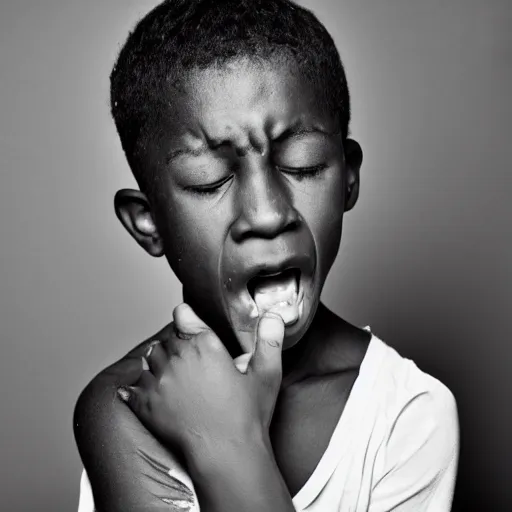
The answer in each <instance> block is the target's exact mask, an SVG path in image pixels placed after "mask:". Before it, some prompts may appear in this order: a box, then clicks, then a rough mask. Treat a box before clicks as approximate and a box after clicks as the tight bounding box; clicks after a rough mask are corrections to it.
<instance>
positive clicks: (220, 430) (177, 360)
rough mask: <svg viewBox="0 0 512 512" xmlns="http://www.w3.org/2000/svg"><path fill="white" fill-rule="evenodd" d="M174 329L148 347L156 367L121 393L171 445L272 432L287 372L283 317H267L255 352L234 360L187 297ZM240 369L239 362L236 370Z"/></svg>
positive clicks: (204, 444)
mask: <svg viewBox="0 0 512 512" xmlns="http://www.w3.org/2000/svg"><path fill="white" fill-rule="evenodd" d="M173 317H174V333H173V334H171V335H170V337H169V339H167V340H164V341H162V342H156V343H155V342H154V343H152V344H151V345H150V347H149V349H148V351H147V352H146V355H145V358H146V360H147V364H148V367H149V369H148V370H145V371H143V372H142V374H141V376H140V378H139V380H138V381H137V383H136V385H135V386H131V387H122V388H120V389H119V396H120V397H121V398H122V399H123V400H124V401H125V402H126V403H127V404H128V405H129V407H130V408H131V409H132V411H133V412H134V413H135V414H136V416H137V417H138V418H139V419H140V420H141V422H142V423H143V424H144V425H145V426H146V428H147V429H148V430H149V431H150V432H152V433H153V434H154V435H155V436H157V437H159V438H160V439H161V440H162V441H163V442H164V443H166V444H167V445H169V446H172V447H176V448H179V449H181V450H183V452H184V454H185V457H186V456H187V452H194V451H197V450H203V449H206V450H207V451H208V452H210V453H211V450H212V449H213V450H215V449H219V450H222V446H223V442H224V445H225V442H228V443H247V442H249V443H250V442H251V441H252V440H260V439H261V438H262V437H263V438H264V439H266V436H268V428H269V425H270V421H271V419H272V414H273V411H274V407H275V403H276V399H277V394H278V392H279V388H280V384H281V376H282V366H281V350H282V344H283V338H284V324H283V321H282V319H281V318H280V317H279V316H277V315H273V314H268V315H267V316H263V317H262V318H261V319H260V321H259V324H258V327H257V332H256V336H255V337H256V344H255V350H254V353H253V355H252V357H251V359H250V362H249V363H248V364H247V368H246V370H245V373H242V371H243V370H244V368H243V367H244V366H245V364H246V363H247V357H246V356H245V357H244V356H242V358H239V360H238V361H233V359H232V358H231V357H230V355H229V353H228V351H227V350H226V348H225V347H224V345H223V344H222V342H221V340H220V339H219V338H218V337H217V336H216V334H215V333H214V332H213V331H212V330H211V329H210V328H209V327H208V326H207V325H206V324H205V323H204V322H203V321H202V320H201V319H200V318H199V317H198V316H197V315H196V314H195V313H194V311H193V310H192V309H191V308H190V306H188V305H187V304H181V305H180V306H178V307H177V308H176V309H175V310H174V312H173ZM237 368H239V369H237Z"/></svg>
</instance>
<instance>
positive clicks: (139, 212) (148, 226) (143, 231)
mask: <svg viewBox="0 0 512 512" xmlns="http://www.w3.org/2000/svg"><path fill="white" fill-rule="evenodd" d="M114 208H115V210H116V215H117V218H118V219H119V220H120V221H121V224H122V225H123V226H124V227H125V228H126V230H127V231H128V233H130V235H132V236H133V238H135V240H136V241H137V243H138V244H139V245H140V246H141V247H142V248H143V249H144V250H145V251H146V252H147V253H149V254H151V256H154V257H155V258H158V257H160V256H162V255H163V254H164V250H163V243H162V239H161V238H160V235H159V234H158V231H157V229H156V225H155V222H154V220H153V217H152V215H151V209H150V206H149V201H148V200H147V198H146V196H145V195H144V194H143V193H142V192H140V191H139V190H131V189H122V190H119V191H118V192H117V193H116V195H115V198H114Z"/></svg>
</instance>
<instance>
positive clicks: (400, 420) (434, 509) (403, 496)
mask: <svg viewBox="0 0 512 512" xmlns="http://www.w3.org/2000/svg"><path fill="white" fill-rule="evenodd" d="M458 458H459V424H458V414H457V406H456V402H455V398H454V397H453V394H452V393H451V392H450V390H449V389H448V388H447V387H446V386H445V385H444V384H442V383H441V382H440V381H439V380H437V379H435V378H434V377H431V376H430V375H428V374H426V373H424V372H422V371H421V370H420V369H419V368H418V367H417V366H416V365H415V363H414V362H413V361H411V360H409V359H406V358H404V357H402V356H400V355H399V354H398V353H397V352H396V350H394V349H393V348H391V347H390V346H388V345H386V344H385V343H384V342H383V341H381V340H380V339H378V338H377V337H376V336H375V335H372V339H371V341H370V344H369V346H368V350H367V352H366V355H365V357H364V359H363V362H362V363H361V368H360V371H359V375H358V377H357V379H356V381H355V383H354V385H353V387H352V390H351V392H350V396H349V398H348V401H347V403H346V405H345V408H344V410H343V413H342V415H341V417H340V420H339V421H338V424H337V426H336V428H335V430H334V432H333V435H332V437H331V440H330V442H329V445H328V447H327V450H326V451H325V453H324V454H323V456H322V458H321V459H320V462H319V463H318V465H317V467H316V469H315V470H314V472H313V474H312V475H311V477H310V478H309V480H308V481H307V482H306V483H305V485H304V486H303V487H302V489H300V491H299V492H298V493H297V494H296V495H295V496H294V497H293V504H294V506H295V509H296V510H297V511H307V512H335V511H336V512H363V511H364V512H390V511H393V512H449V511H450V509H451V503H452V499H453V492H454V486H455V479H456V474H457V464H458ZM169 474H170V475H171V476H173V477H174V478H176V479H178V480H180V481H181V482H183V483H184V484H185V485H187V486H188V487H189V488H190V489H191V490H192V491H193V490H194V487H193V484H192V481H191V480H190V478H189V477H188V475H187V474H186V473H185V471H184V470H183V468H181V467H179V466H177V467H176V468H173V469H171V470H169ZM193 495H194V499H195V503H190V502H182V503H176V504H175V506H176V505H178V508H180V510H183V511H184V512H198V511H199V506H198V505H197V499H196V495H195V493H193ZM93 511H94V501H93V497H92V491H91V487H90V484H89V480H88V478H87V475H86V474H85V472H84V473H83V474H82V480H81V484H80V503H79V507H78V512H93Z"/></svg>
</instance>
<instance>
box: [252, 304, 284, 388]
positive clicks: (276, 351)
mask: <svg viewBox="0 0 512 512" xmlns="http://www.w3.org/2000/svg"><path fill="white" fill-rule="evenodd" d="M256 333H257V334H256V347H255V349H254V355H253V357H252V360H251V364H250V368H251V369H252V370H253V371H254V372H256V374H258V375H260V376H261V377H262V378H263V379H265V380H267V379H268V380H269V383H270V382H274V381H275V380H279V381H280V380H281V373H282V363H281V351H282V347H283V339H284V322H283V319H282V318H281V317H280V316H279V315H276V314H274V313H270V312H266V313H265V314H264V315H263V316H262V317H261V318H260V321H259V323H258V328H257V331H256Z"/></svg>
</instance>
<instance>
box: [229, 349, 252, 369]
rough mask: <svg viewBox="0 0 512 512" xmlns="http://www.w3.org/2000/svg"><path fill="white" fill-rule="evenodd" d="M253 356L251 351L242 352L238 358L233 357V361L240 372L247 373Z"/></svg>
mask: <svg viewBox="0 0 512 512" xmlns="http://www.w3.org/2000/svg"><path fill="white" fill-rule="evenodd" d="M251 357H252V354H251V353H249V354H242V355H241V356H238V357H237V358H235V359H233V363H235V366H236V368H237V370H238V371H239V372H240V373H247V368H248V366H249V363H250V361H251Z"/></svg>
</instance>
